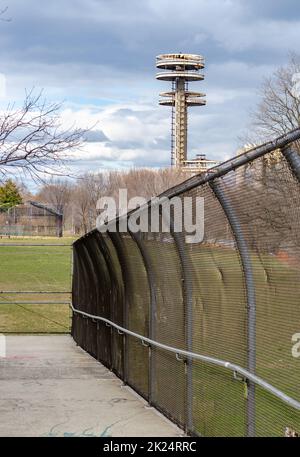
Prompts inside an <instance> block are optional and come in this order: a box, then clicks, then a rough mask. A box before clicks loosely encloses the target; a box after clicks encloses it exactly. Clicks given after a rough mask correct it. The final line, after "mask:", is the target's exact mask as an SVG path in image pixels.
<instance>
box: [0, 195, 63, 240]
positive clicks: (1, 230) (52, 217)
mask: <svg viewBox="0 0 300 457" xmlns="http://www.w3.org/2000/svg"><path fill="white" fill-rule="evenodd" d="M0 236H57V237H62V236H63V215H62V214H61V213H60V212H58V211H57V210H56V209H54V208H52V207H50V206H47V205H44V204H43V203H39V202H34V201H28V202H26V203H24V204H22V205H16V206H12V207H11V208H9V209H8V210H6V211H3V212H1V213H0Z"/></svg>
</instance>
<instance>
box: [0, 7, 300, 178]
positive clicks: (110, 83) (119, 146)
mask: <svg viewBox="0 0 300 457" xmlns="http://www.w3.org/2000/svg"><path fill="white" fill-rule="evenodd" d="M0 4H1V5H3V7H4V6H5V5H7V6H8V11H7V13H6V14H5V16H6V17H7V18H11V21H10V22H5V21H1V22H0V40H1V60H0V62H1V63H0V73H1V75H0V104H1V107H2V108H3V107H4V106H6V105H7V102H11V101H16V102H17V103H20V102H21V100H22V99H23V97H24V90H25V88H27V89H30V88H32V87H33V86H35V87H36V88H37V89H39V88H43V89H44V93H45V96H46V97H47V99H48V100H49V101H63V100H64V102H65V103H64V107H65V109H64V111H63V112H62V117H63V120H64V122H65V123H69V122H73V121H75V122H76V124H77V126H79V127H84V128H85V127H88V126H90V125H94V124H95V123H97V126H96V127H94V130H95V131H94V132H92V133H91V134H90V135H89V136H88V138H87V140H88V141H87V143H86V145H85V147H84V150H83V151H81V152H80V153H79V154H78V160H77V162H76V168H77V169H80V170H82V171H86V170H91V171H96V170H101V169H103V168H105V169H107V168H128V167H132V166H153V167H157V166H166V165H169V163H170V108H167V107H160V106H158V93H159V92H160V91H162V90H167V89H168V88H169V86H168V83H167V82H158V81H156V80H155V56H156V55H157V54H160V53H169V52H188V53H196V54H201V55H203V56H204V57H205V61H206V68H205V80H204V81H203V82H197V83H193V84H192V85H193V88H194V89H195V90H200V91H204V92H206V94H207V97H206V98H207V105H206V106H205V107H197V108H191V109H190V116H189V148H188V149H189V157H192V156H194V155H195V154H196V153H206V154H207V156H208V157H209V158H214V159H220V160H223V159H226V158H228V157H230V156H232V155H233V154H234V153H235V152H236V149H237V147H238V136H239V135H240V134H241V132H243V130H244V129H245V128H246V126H247V123H248V121H249V111H250V109H251V108H252V107H253V106H254V105H255V103H256V102H257V90H258V88H259V85H260V84H261V81H262V79H263V77H264V76H269V75H270V74H272V72H273V71H274V69H275V68H277V67H278V66H280V65H284V64H285V63H286V62H287V59H288V53H289V51H296V52H297V50H298V48H299V43H300V3H299V0H282V1H280V0H184V1H183V0H173V1H167V0H127V1H125V0H51V1H48V2H44V1H40V0H7V2H6V3H5V2H4V0H1V2H0Z"/></svg>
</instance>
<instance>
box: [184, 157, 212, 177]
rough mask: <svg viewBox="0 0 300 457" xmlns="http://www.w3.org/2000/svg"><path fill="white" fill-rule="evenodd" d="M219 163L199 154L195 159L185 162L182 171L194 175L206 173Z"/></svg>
mask: <svg viewBox="0 0 300 457" xmlns="http://www.w3.org/2000/svg"><path fill="white" fill-rule="evenodd" d="M219 163H220V162H219V161H218V160H210V159H207V158H206V155H205V154H197V155H196V157H195V158H194V159H189V160H184V161H183V163H182V170H183V171H186V172H187V173H192V174H197V173H205V172H206V171H208V170H209V169H210V168H212V167H215V166H216V165H218V164H219Z"/></svg>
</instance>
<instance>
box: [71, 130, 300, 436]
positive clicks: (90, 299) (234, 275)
mask: <svg viewBox="0 0 300 457" xmlns="http://www.w3.org/2000/svg"><path fill="white" fill-rule="evenodd" d="M299 139H300V129H296V130H294V131H292V132H289V133H288V134H286V135H283V136H281V137H280V138H277V139H275V140H274V141H270V142H268V143H266V144H264V145H262V146H258V147H256V148H253V149H251V150H249V151H247V152H245V153H244V154H241V155H239V156H237V157H235V158H233V159H231V160H229V161H227V162H224V163H223V164H221V165H218V166H217V167H214V168H213V169H211V170H210V171H209V172H207V173H205V174H200V175H197V176H194V177H192V178H190V179H188V180H187V181H185V182H184V183H181V184H179V185H177V186H175V187H173V188H171V189H168V190H167V191H165V192H164V193H163V194H161V196H163V197H166V198H167V199H171V198H172V197H174V196H176V197H179V198H180V201H183V200H184V198H185V197H189V198H190V200H191V212H192V214H193V215H195V208H196V202H197V198H198V197H199V196H200V197H201V198H203V200H204V210H205V211H204V222H205V227H204V232H205V233H204V238H203V241H202V242H198V241H194V242H192V243H190V242H189V241H187V236H186V235H188V232H187V231H186V230H185V229H184V228H182V230H181V231H180V232H179V233H178V232H176V231H175V230H174V226H173V225H174V221H173V219H174V217H175V216H176V210H174V211H173V213H172V214H171V217H170V219H171V226H170V232H169V233H165V231H164V230H163V228H162V225H160V228H159V231H158V232H157V233H156V232H151V222H150V221H148V231H146V232H138V233H133V232H132V229H131V228H130V227H131V226H130V225H129V227H128V228H127V231H123V229H122V230H121V226H122V224H123V222H124V221H126V219H128V220H129V218H130V217H131V216H135V217H138V216H139V215H141V214H142V212H143V210H147V211H148V209H151V210H152V207H153V206H154V204H157V203H153V201H151V200H150V201H149V202H148V203H147V204H145V205H144V206H143V207H141V208H138V209H136V210H132V211H130V212H128V213H127V214H126V215H124V216H120V217H119V218H117V219H116V220H115V221H110V222H109V223H108V224H106V225H105V226H103V227H102V229H101V231H98V230H96V229H95V230H93V231H91V232H89V233H88V234H86V235H84V236H83V237H81V238H80V239H79V240H77V241H75V242H74V244H73V253H74V262H73V265H74V270H73V292H72V310H73V321H72V335H73V337H74V339H75V340H76V342H77V343H78V344H79V345H80V346H82V347H83V348H84V349H85V350H87V351H88V352H89V353H90V354H92V355H93V356H94V357H96V358H97V359H98V360H99V361H101V362H102V363H104V364H105V365H106V366H108V367H109V368H110V369H112V370H113V371H114V372H115V373H116V374H117V375H118V376H119V377H120V378H122V379H123V380H124V381H125V382H126V383H128V384H129V385H130V386H131V387H133V388H134V389H135V390H136V391H137V392H139V393H140V394H141V395H142V396H143V397H144V398H146V399H147V400H148V401H149V403H150V404H152V405H153V406H155V407H156V408H157V409H159V410H160V411H161V412H163V413H164V414H165V415H166V416H167V417H169V418H170V419H171V420H173V421H174V422H176V423H177V424H178V425H179V426H181V427H182V428H184V429H185V430H186V431H187V432H188V433H190V434H198V435H204V436H244V435H247V436H282V435H283V434H284V430H285V429H286V428H287V427H288V428H292V429H294V430H295V431H297V432H298V433H300V414H299V410H300V407H299V406H300V391H299V388H298V380H299V377H300V363H299V357H300V354H299V355H298V353H297V347H298V346H297V344H298V340H297V338H298V337H297V335H300V328H298V327H297V325H298V324H299V303H300V230H299V227H300V183H299V180H300V155H299V141H298V140H299ZM297 141H298V142H297ZM295 142H296V143H295ZM149 213H151V211H150V212H149ZM159 218H160V219H159V222H160V224H162V223H163V219H164V216H163V215H162V214H161V213H159ZM114 229H116V232H115V231H114ZM99 316H101V317H99ZM87 317H90V319H86V318H87ZM113 328H116V329H117V332H113ZM137 339H138V340H140V341H141V342H142V344H139V342H138V341H137ZM299 339H300V336H299ZM293 343H295V346H292V344H293ZM170 353H175V355H176V358H177V359H178V360H179V359H180V360H181V357H184V358H186V360H185V363H182V364H178V363H177V361H176V359H175V358H173V357H170ZM201 354H208V356H204V355H201ZM226 360H230V362H226ZM207 362H210V364H209V363H207ZM224 369H225V370H224ZM226 369H227V370H226ZM228 369H229V370H230V371H233V372H234V376H233V377H232V376H229V373H228ZM237 381H242V382H237ZM278 399H279V400H281V401H280V402H278Z"/></svg>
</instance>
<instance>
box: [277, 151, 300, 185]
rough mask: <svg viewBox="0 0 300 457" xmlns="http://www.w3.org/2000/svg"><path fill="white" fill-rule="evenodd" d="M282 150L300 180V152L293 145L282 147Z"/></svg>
mask: <svg viewBox="0 0 300 457" xmlns="http://www.w3.org/2000/svg"><path fill="white" fill-rule="evenodd" d="M281 152H282V154H283V155H284V157H285V159H286V161H287V162H288V164H289V167H290V168H291V170H292V172H293V174H294V175H295V176H296V178H297V179H298V181H299V182H300V156H299V154H298V152H297V151H296V150H295V149H294V148H293V147H292V146H291V145H288V146H286V147H284V148H282V149H281Z"/></svg>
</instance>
